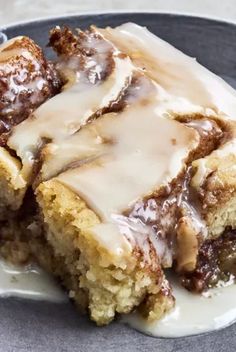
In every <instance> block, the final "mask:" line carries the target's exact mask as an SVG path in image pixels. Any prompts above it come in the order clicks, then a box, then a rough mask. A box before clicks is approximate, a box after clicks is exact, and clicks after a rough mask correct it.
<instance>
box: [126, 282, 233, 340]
mask: <svg viewBox="0 0 236 352" xmlns="http://www.w3.org/2000/svg"><path fill="white" fill-rule="evenodd" d="M170 282H171V283H172V286H173V292H174V296H175V298H176V303H175V307H174V308H173V309H172V311H170V312H169V313H167V314H166V315H165V316H164V317H163V318H162V319H160V320H159V321H157V322H153V323H148V322H147V321H145V320H144V319H142V318H141V317H140V316H139V315H138V314H137V313H133V314H130V315H128V316H123V317H122V321H123V322H124V323H126V324H128V325H130V326H132V327H133V328H135V329H137V330H139V331H142V332H144V333H146V334H148V335H151V336H155V337H166V338H168V337H183V336H189V335H197V334H202V333H206V332H209V331H214V330H218V329H222V328H225V327H227V326H229V325H230V324H233V323H234V322H235V321H236V304H235V295H236V285H235V284H234V283H233V282H228V284H227V283H223V284H222V287H218V288H214V289H211V290H209V291H208V292H205V293H204V294H202V295H198V294H193V293H191V292H188V291H187V290H186V289H184V288H183V287H182V286H180V284H179V283H178V282H177V280H176V278H174V277H173V276H172V277H170Z"/></svg>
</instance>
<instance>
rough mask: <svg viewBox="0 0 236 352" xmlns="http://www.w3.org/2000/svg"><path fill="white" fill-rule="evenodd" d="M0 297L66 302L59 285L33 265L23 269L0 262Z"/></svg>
mask: <svg viewBox="0 0 236 352" xmlns="http://www.w3.org/2000/svg"><path fill="white" fill-rule="evenodd" d="M0 282H1V284H0V296H1V297H20V298H27V299H34V300H42V301H50V302H56V303H63V302H66V301H67V297H66V295H65V294H64V293H63V291H62V289H61V288H60V287H59V285H58V284H57V283H56V282H55V281H54V279H53V278H52V277H51V276H50V275H49V274H47V273H46V272H45V271H43V270H42V269H40V268H39V267H37V266H35V265H28V266H25V267H22V266H16V265H12V264H9V263H7V262H4V261H2V260H1V261H0Z"/></svg>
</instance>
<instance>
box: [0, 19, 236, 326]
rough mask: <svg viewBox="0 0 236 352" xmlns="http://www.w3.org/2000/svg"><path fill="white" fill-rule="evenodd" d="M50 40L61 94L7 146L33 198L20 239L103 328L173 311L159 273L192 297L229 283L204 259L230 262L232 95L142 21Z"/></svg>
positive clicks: (55, 33)
mask: <svg viewBox="0 0 236 352" xmlns="http://www.w3.org/2000/svg"><path fill="white" fill-rule="evenodd" d="M49 43H50V45H51V46H52V47H53V48H54V50H55V51H56V52H57V54H58V62H57V63H56V65H55V67H56V72H57V74H58V76H59V77H60V79H61V82H63V87H62V89H61V91H60V92H59V93H58V94H57V95H55V96H54V97H52V98H51V99H49V100H47V101H46V102H44V103H43V104H41V105H40V106H39V107H38V108H37V109H36V110H34V111H33V112H32V113H31V115H30V116H29V117H28V118H27V119H25V120H24V121H23V122H21V123H19V124H18V125H17V126H14V127H13V128H12V130H11V135H10V136H9V137H8V139H7V143H6V146H7V148H8V149H10V150H11V153H13V155H14V158H15V155H17V157H18V158H19V160H20V163H19V167H18V169H17V170H18V171H17V175H18V177H20V178H21V179H23V180H24V182H25V186H24V192H25V190H26V189H28V191H27V193H26V196H25V198H24V202H23V205H22V207H21V209H20V210H19V211H18V212H17V215H16V217H15V219H17V221H19V220H20V223H21V227H22V230H20V229H19V231H18V233H16V232H17V231H15V229H14V219H11V225H12V227H11V228H13V230H12V231H11V232H12V233H15V239H16V241H15V242H14V240H13V241H12V242H13V243H14V244H15V243H16V242H17V244H18V248H23V247H24V248H25V246H26V247H27V248H26V249H25V251H26V252H27V255H26V256H25V257H24V260H26V258H27V257H30V258H34V260H37V261H38V262H39V263H40V264H41V265H42V266H44V267H45V268H47V270H49V271H51V272H53V273H54V274H55V275H56V276H57V277H58V278H59V279H60V280H61V282H62V284H63V285H64V286H65V287H66V289H67V290H68V291H69V295H70V297H71V298H73V299H74V300H75V302H76V303H77V304H78V305H79V306H80V307H83V308H84V309H86V310H89V312H90V316H91V318H92V319H93V320H94V321H96V323H97V324H98V325H103V324H107V323H109V322H110V321H112V319H114V317H115V316H116V314H117V313H129V312H131V311H132V310H134V309H138V310H139V311H140V313H141V314H142V315H143V316H144V317H145V318H146V319H149V320H154V319H158V318H160V317H161V316H162V315H163V314H164V313H165V312H166V311H168V310H169V309H171V308H172V307H173V305H174V297H173V295H172V290H171V287H170V285H169V283H168V280H167V279H166V277H165V273H164V270H165V269H167V268H172V269H173V270H175V272H176V274H177V275H179V276H180V277H181V278H182V281H183V284H184V285H185V286H186V287H187V288H188V289H191V290H197V291H201V290H203V289H206V288H207V287H209V286H211V285H213V284H216V282H217V280H218V279H221V278H222V277H223V276H224V275H225V276H224V277H227V273H226V274H225V272H226V271H227V270H228V271H229V269H224V270H223V266H224V264H222V265H219V253H220V252H219V251H218V253H216V252H214V261H213V262H214V263H215V264H214V263H213V262H212V261H211V259H212V257H213V256H211V255H209V253H208V252H211V249H212V248H219V247H220V248H223V250H225V251H226V252H227V251H228V249H229V248H230V250H231V252H230V253H232V255H233V253H234V249H233V248H234V247H235V245H232V243H233V244H234V235H233V234H234V231H233V230H232V229H235V220H234V218H235V205H234V204H235V182H234V179H235V177H234V173H235V171H234V165H235V121H234V113H235V111H236V94H235V92H234V90H233V89H232V88H230V87H229V86H228V85H227V84H226V83H224V82H223V81H221V80H220V79H219V78H218V77H217V76H215V75H213V74H212V73H210V72H209V71H207V70H206V69H204V68H203V67H202V66H200V65H199V64H197V63H196V62H195V61H194V60H192V59H190V58H189V57H187V56H185V55H184V54H182V53H180V52H179V51H177V49H174V48H173V47H171V46H169V45H168V44H166V43H165V42H163V41H161V40H160V39H159V38H156V37H155V36H154V35H152V34H151V33H150V32H148V31H147V30H146V29H143V28H141V27H139V26H136V25H134V24H125V25H123V26H121V27H118V28H116V29H111V28H108V29H97V28H96V27H91V28H90V29H89V30H87V31H85V32H82V31H80V30H78V31H77V32H76V33H75V32H73V31H72V30H70V29H68V28H63V29H61V28H59V27H57V28H55V29H54V30H52V32H51V36H50V40H49ZM154 46H156V48H158V50H156V51H155V52H154V51H153V50H150V48H153V47H154ZM212 86H214V87H215V89H214V90H212ZM196 92H198V93H199V94H196ZM200 93H201V94H200ZM222 96H223V97H224V98H225V99H222ZM219 97H220V98H221V99H219ZM5 150H6V149H4V151H5ZM14 160H15V159H14ZM13 203H14V197H13V198H12V204H13ZM29 204H31V205H32V206H33V205H34V210H33V211H32V212H28V213H27V211H26V212H24V210H25V209H28V208H29ZM22 214H23V215H22ZM9 231H10V230H9ZM229 231H231V232H230V234H229ZM2 232H3V230H2ZM10 237H11V235H9V238H10ZM13 237H14V236H13ZM9 238H8V234H5V235H4V238H3V240H2V247H3V248H4V249H5V250H6V251H5V252H6V253H7V254H6V256H7V257H11V253H14V252H11V248H10V247H11V246H10V244H9V243H10V242H11V241H10V240H9ZM4 239H5V240H4ZM4 241H5V242H8V246H5V247H4ZM22 243H23V244H22ZM222 243H223V244H224V245H223V246H222ZM20 244H22V246H21V245H20ZM9 248H10V249H9ZM227 248H228V249H227ZM208 249H210V250H209V251H208ZM19 250H20V249H19ZM1 252H2V253H3V252H4V251H1ZM9 253H10V254H9ZM222 258H223V259H222V263H225V259H224V257H222ZM209 262H211V263H210V264H208V263H209ZM206 263H207V265H205V264H206ZM233 265H234V261H233V260H232V261H231V262H230V265H228V268H229V266H230V267H233ZM203 267H204V270H205V268H206V270H205V271H208V273H211V274H212V273H213V271H214V273H216V272H217V273H223V272H224V275H223V274H222V275H220V274H219V275H217V277H216V278H215V281H214V280H213V279H209V277H210V276H211V277H212V276H213V275H210V274H209V275H208V276H207V275H205V271H204V270H203ZM225 267H227V266H225ZM208 268H209V270H208ZM210 269H211V270H210ZM230 270H231V269H230ZM231 271H232V272H233V269H232V270H231ZM199 273H200V274H201V275H200V274H199ZM200 280H202V281H200Z"/></svg>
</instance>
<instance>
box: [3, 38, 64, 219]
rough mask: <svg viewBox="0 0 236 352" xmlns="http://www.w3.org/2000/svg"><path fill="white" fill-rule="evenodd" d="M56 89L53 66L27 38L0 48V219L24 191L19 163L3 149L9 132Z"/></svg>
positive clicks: (57, 81) (15, 204)
mask: <svg viewBox="0 0 236 352" xmlns="http://www.w3.org/2000/svg"><path fill="white" fill-rule="evenodd" d="M60 86H61V82H60V79H59V77H58V75H57V74H56V72H55V69H54V67H53V65H52V64H51V63H49V62H47V61H46V59H45V57H44V55H43V53H42V50H41V49H40V48H39V47H38V46H37V45H36V44H35V43H34V42H33V40H31V39H30V38H27V37H17V38H14V39H11V40H9V41H7V42H5V43H4V44H2V45H1V46H0V218H4V217H5V216H6V215H7V214H8V212H9V211H12V210H16V209H17V208H19V206H20V204H21V203H22V199H23V196H24V192H25V187H26V182H25V180H24V177H22V175H20V169H21V163H20V161H19V160H18V158H16V157H15V153H14V152H13V153H12V152H11V151H9V147H8V146H7V140H8V138H9V135H10V133H11V131H12V128H13V126H15V125H17V124H19V123H20V122H21V121H23V120H24V119H26V118H27V117H28V116H29V114H30V113H31V112H32V111H33V110H34V109H36V108H37V107H38V106H39V105H40V104H41V103H43V102H44V101H45V100H47V99H48V98H50V97H51V96H53V95H55V94H56V93H57V92H58V91H59V89H60Z"/></svg>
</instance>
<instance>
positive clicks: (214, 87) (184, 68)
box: [98, 23, 236, 119]
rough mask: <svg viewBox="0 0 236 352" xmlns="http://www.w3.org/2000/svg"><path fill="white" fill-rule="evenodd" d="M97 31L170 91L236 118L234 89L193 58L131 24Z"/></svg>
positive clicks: (142, 28)
mask: <svg viewBox="0 0 236 352" xmlns="http://www.w3.org/2000/svg"><path fill="white" fill-rule="evenodd" d="M98 31H100V32H101V33H102V35H104V37H105V38H107V39H109V40H110V41H111V42H113V43H114V44H115V45H116V46H117V47H118V48H119V49H121V50H122V51H124V52H125V53H127V54H128V55H129V56H130V57H131V58H132V59H133V61H134V63H135V64H137V65H138V66H140V67H144V68H145V72H146V74H147V75H149V76H150V77H151V78H152V79H153V80H155V81H156V82H158V83H159V84H160V85H161V86H162V87H163V88H164V89H166V90H167V91H168V92H169V93H171V94H173V95H176V96H179V97H183V98H186V99H187V100H189V101H190V102H192V103H194V104H197V105H200V106H202V107H205V108H210V109H213V110H215V111H216V113H218V114H223V115H227V116H228V117H230V118H231V119H236V92H235V90H234V89H233V88H232V87H231V86H229V85H228V84H227V83H226V82H225V81H224V80H223V79H221V78H220V77H218V76H216V75H215V74H213V73H212V72H210V71H209V70H207V69H206V68H205V67H203V66H201V65H200V64H199V63H198V62H197V61H196V60H195V59H193V58H191V57H189V56H187V55H185V54H184V53H182V52H181V51H179V50H177V49H176V48H174V47H173V46H172V45H170V44H169V43H167V42H165V41H164V40H162V39H160V38H158V37H157V36H155V35H154V34H152V33H151V32H149V31H148V30H147V29H146V28H144V27H141V26H138V25H136V24H134V23H126V24H123V25H121V26H120V27H116V28H114V29H113V28H107V29H98Z"/></svg>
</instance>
